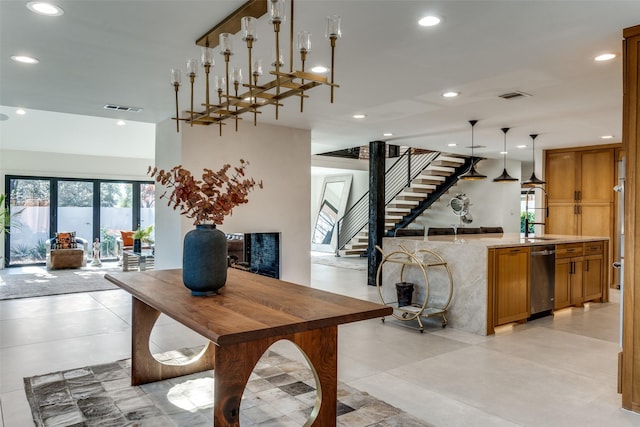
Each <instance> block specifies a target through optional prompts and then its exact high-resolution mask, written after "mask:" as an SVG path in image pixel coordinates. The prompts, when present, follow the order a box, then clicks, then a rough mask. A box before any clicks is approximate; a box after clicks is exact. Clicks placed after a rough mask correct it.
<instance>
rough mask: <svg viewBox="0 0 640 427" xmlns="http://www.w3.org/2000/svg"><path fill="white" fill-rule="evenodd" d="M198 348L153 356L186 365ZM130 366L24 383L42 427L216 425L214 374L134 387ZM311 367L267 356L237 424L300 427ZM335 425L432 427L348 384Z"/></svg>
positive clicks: (308, 403)
mask: <svg viewBox="0 0 640 427" xmlns="http://www.w3.org/2000/svg"><path fill="white" fill-rule="evenodd" d="M195 354H197V349H190V350H180V351H172V352H167V353H162V354H161V355H156V358H158V359H159V360H162V361H165V362H174V363H175V362H180V361H182V362H184V361H185V360H188V359H190V358H192V357H193V355H195ZM130 370H131V360H130V359H127V360H122V361H119V362H114V363H109V364H105V365H96V366H89V367H86V368H80V369H73V370H69V371H64V372H55V373H51V374H46V375H39V376H35V377H30V378H25V379H24V385H25V392H26V394H27V399H28V401H29V404H30V406H31V411H32V413H33V419H34V421H35V423H36V425H37V426H47V427H53V426H77V427H80V426H101V427H102V426H105V427H106V426H113V427H116V426H118V427H119V426H153V427H163V426H184V427H199V426H212V425H213V371H207V372H203V373H199V374H194V375H188V376H184V377H179V378H174V379H171V380H165V381H159V382H155V383H150V384H146V385H143V386H138V387H133V386H131V385H130V383H131V380H130ZM315 397H316V391H315V380H314V379H313V374H312V372H311V370H310V369H309V368H308V366H305V365H304V364H302V363H298V362H295V361H293V360H290V359H288V358H285V357H283V356H281V355H280V354H278V353H276V352H274V351H271V350H269V351H267V352H266V353H265V354H264V355H263V356H262V358H261V359H260V361H259V362H258V364H257V365H256V368H255V369H254V371H253V373H252V374H251V377H250V378H249V382H248V384H247V388H246V389H245V392H244V395H243V397H242V404H241V406H240V425H241V426H243V427H253V426H301V425H303V424H304V423H305V422H306V420H307V419H308V417H309V414H310V413H311V410H312V408H313V405H314V403H315ZM336 425H338V426H375V427H393V426H412V427H414V426H415V427H419V426H430V425H429V424H426V423H424V422H422V421H420V420H418V419H417V418H415V417H412V416H410V415H408V414H406V413H405V412H403V411H401V410H399V409H398V408H395V407H393V406H391V405H388V404H386V403H384V402H382V401H380V400H377V399H375V398H373V397H372V396H370V395H368V394H367V393H363V392H361V391H358V390H356V389H354V388H351V387H349V386H346V385H344V384H339V385H338V418H337V424H336Z"/></svg>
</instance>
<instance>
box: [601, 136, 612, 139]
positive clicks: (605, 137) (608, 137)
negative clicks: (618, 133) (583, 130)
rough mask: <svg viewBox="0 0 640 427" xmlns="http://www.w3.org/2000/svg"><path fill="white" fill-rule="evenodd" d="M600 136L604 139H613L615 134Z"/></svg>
mask: <svg viewBox="0 0 640 427" xmlns="http://www.w3.org/2000/svg"><path fill="white" fill-rule="evenodd" d="M600 138H602V139H611V138H613V135H602V136H601V137H600Z"/></svg>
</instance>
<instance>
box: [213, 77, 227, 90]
mask: <svg viewBox="0 0 640 427" xmlns="http://www.w3.org/2000/svg"><path fill="white" fill-rule="evenodd" d="M213 83H214V87H215V89H216V90H224V88H225V85H226V81H225V78H224V77H222V76H215V78H214V79H213Z"/></svg>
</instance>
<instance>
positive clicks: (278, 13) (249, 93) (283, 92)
mask: <svg viewBox="0 0 640 427" xmlns="http://www.w3.org/2000/svg"><path fill="white" fill-rule="evenodd" d="M293 4H294V0H291V1H290V5H291V8H290V17H291V18H290V20H289V21H290V37H289V71H288V72H285V71H283V69H284V67H285V64H284V61H283V59H282V58H283V55H282V53H281V49H280V27H281V24H282V23H283V22H284V21H285V0H249V1H248V2H246V3H245V4H244V5H243V6H241V7H240V8H238V9H237V10H236V11H235V12H233V13H232V14H231V15H229V16H228V17H227V18H225V19H224V20H223V21H222V22H221V23H219V24H218V25H216V26H215V27H214V28H213V29H211V30H210V31H209V32H208V33H206V34H205V35H204V36H202V37H201V38H200V39H198V40H197V41H196V44H197V45H200V46H202V54H201V58H200V61H198V60H197V59H189V60H188V61H187V70H186V76H187V77H188V78H189V84H190V86H191V104H190V109H189V110H188V111H186V117H181V116H180V110H179V107H178V91H179V88H180V84H181V80H182V71H181V70H180V69H178V68H173V69H171V84H172V86H173V88H174V90H175V98H176V116H175V117H173V120H176V131H177V132H179V131H180V121H185V122H188V123H189V124H190V125H191V126H193V125H194V124H198V125H211V124H218V125H219V128H220V135H222V125H223V122H225V121H226V120H234V121H235V128H236V131H237V130H238V119H239V117H240V116H241V115H242V114H245V113H250V114H251V113H252V114H253V124H254V126H255V125H256V124H257V115H258V113H260V111H259V110H260V109H261V108H263V107H265V106H271V105H273V106H274V107H275V118H276V120H277V119H278V110H279V107H282V106H283V104H282V103H281V101H282V100H284V99H286V98H289V97H291V96H294V95H297V96H299V97H300V112H303V111H304V99H305V98H307V97H308V95H307V91H308V90H309V89H312V88H314V87H316V86H320V85H327V86H329V87H330V90H331V97H330V98H331V103H333V98H334V94H333V92H334V88H335V87H339V86H338V85H337V84H335V83H334V57H335V55H334V53H335V47H336V41H337V39H338V38H339V37H341V36H342V32H341V29H340V17H339V16H337V15H333V16H329V17H328V18H327V29H326V37H327V38H328V39H329V42H330V44H331V70H330V71H331V74H330V81H328V79H327V77H326V76H323V75H321V74H316V73H309V72H306V71H305V69H304V67H305V61H306V59H307V55H308V54H309V52H310V51H311V34H310V33H309V32H308V31H300V32H298V33H297V43H296V45H297V48H298V50H299V52H300V63H301V69H300V70H298V71H294V66H293V56H294V54H293V48H294V46H293V45H294V14H293V11H294V7H293ZM267 12H268V13H269V22H270V23H271V24H272V25H273V32H274V34H275V45H274V48H273V49H274V50H273V52H274V60H273V64H272V66H273V67H274V69H273V70H271V71H270V72H269V75H271V76H273V77H272V78H271V79H270V80H269V81H266V82H265V81H261V77H262V76H263V68H262V61H261V60H259V59H258V60H255V59H253V58H252V49H253V47H254V44H255V43H256V42H257V41H258V37H257V34H256V26H257V20H258V18H259V17H261V16H263V15H264V14H266V13H267ZM238 31H240V32H241V37H242V41H244V42H246V46H247V56H248V78H247V80H248V83H244V82H243V80H242V70H241V69H240V68H236V67H234V68H233V69H232V70H231V73H230V72H229V59H230V57H231V56H232V55H233V54H234V53H235V52H234V50H233V35H234V34H235V33H237V32H238ZM214 42H215V43H218V46H219V50H220V54H221V55H222V56H223V57H224V62H225V71H224V73H225V74H224V76H215V79H214V87H215V91H216V95H217V103H211V97H210V91H209V73H210V72H211V68H213V66H214V60H213V56H214V52H213V48H214V47H215V46H216V45H214ZM275 58H277V59H275ZM200 66H202V67H203V68H204V72H205V91H206V92H205V103H204V104H202V109H201V110H195V109H194V107H193V96H194V93H193V86H194V83H195V79H196V77H197V75H198V69H199V67H200Z"/></svg>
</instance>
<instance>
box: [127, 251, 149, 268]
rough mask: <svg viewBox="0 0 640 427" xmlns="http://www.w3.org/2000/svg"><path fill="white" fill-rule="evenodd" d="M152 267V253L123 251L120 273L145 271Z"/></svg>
mask: <svg viewBox="0 0 640 427" xmlns="http://www.w3.org/2000/svg"><path fill="white" fill-rule="evenodd" d="M153 267H154V254H153V252H152V251H142V252H133V251H123V252H122V271H132V270H133V271H146V270H152V269H153Z"/></svg>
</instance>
